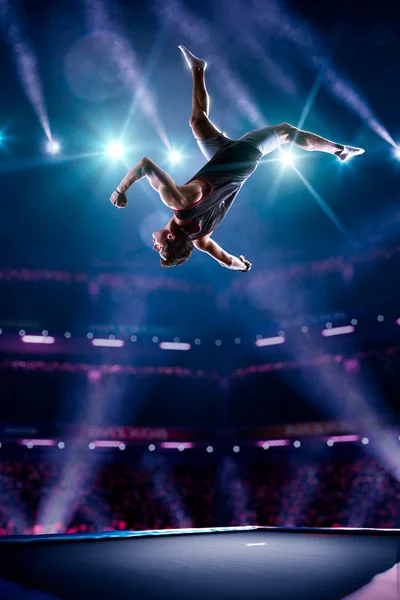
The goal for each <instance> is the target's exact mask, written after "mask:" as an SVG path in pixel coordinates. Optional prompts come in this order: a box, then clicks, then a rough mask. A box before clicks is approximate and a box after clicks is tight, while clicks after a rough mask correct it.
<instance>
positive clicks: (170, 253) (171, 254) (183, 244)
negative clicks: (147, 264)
mask: <svg viewBox="0 0 400 600" xmlns="http://www.w3.org/2000/svg"><path fill="white" fill-rule="evenodd" d="M174 233H175V238H174V239H173V240H167V250H166V253H165V254H166V258H165V260H164V259H163V258H160V265H161V266H162V267H164V268H168V267H177V266H179V265H182V264H183V263H184V262H186V261H187V260H188V258H190V257H191V256H192V252H193V247H194V246H193V242H192V240H191V239H190V237H189V236H188V234H187V233H186V232H185V231H183V229H178V230H177V231H176V232H174Z"/></svg>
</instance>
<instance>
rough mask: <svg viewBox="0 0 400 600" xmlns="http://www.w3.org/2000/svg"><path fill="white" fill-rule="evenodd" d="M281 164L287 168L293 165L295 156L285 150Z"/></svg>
mask: <svg viewBox="0 0 400 600" xmlns="http://www.w3.org/2000/svg"><path fill="white" fill-rule="evenodd" d="M281 162H282V163H283V164H284V165H287V166H290V165H293V154H292V153H291V152H289V151H286V152H285V151H284V150H282V152H281Z"/></svg>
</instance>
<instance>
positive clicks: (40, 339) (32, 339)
mask: <svg viewBox="0 0 400 600" xmlns="http://www.w3.org/2000/svg"><path fill="white" fill-rule="evenodd" d="M21 340H22V341H23V342H24V343H25V344H54V342H55V341H56V340H55V339H54V338H53V337H51V336H47V335H46V336H44V335H24V336H23V337H22V338H21Z"/></svg>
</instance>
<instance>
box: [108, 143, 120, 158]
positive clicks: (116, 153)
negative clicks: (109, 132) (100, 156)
mask: <svg viewBox="0 0 400 600" xmlns="http://www.w3.org/2000/svg"><path fill="white" fill-rule="evenodd" d="M107 152H108V156H109V157H110V158H122V156H123V155H124V147H123V145H122V144H121V142H112V143H111V144H109V146H108V149H107Z"/></svg>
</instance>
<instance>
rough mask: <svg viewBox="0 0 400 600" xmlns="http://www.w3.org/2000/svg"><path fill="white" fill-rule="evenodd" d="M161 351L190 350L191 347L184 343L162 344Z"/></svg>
mask: <svg viewBox="0 0 400 600" xmlns="http://www.w3.org/2000/svg"><path fill="white" fill-rule="evenodd" d="M160 348H161V350H190V348H191V345H190V344H186V343H183V342H161V344H160Z"/></svg>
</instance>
